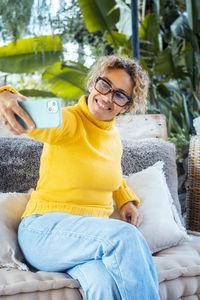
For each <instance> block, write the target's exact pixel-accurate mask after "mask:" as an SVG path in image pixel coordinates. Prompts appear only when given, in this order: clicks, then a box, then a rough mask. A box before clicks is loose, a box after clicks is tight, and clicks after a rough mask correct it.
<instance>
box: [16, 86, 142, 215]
mask: <svg viewBox="0 0 200 300" xmlns="http://www.w3.org/2000/svg"><path fill="white" fill-rule="evenodd" d="M12 91H13V92H16V91H15V90H12ZM62 119H63V123H62V125H61V126H60V127H58V128H49V129H33V130H30V131H29V133H28V134H27V135H28V136H29V137H30V138H33V139H35V140H38V141H41V142H44V148H43V152H42V156H41V163H40V178H39V181H38V184H37V187H36V190H35V191H34V192H33V193H32V195H31V197H30V200H29V202H28V204H27V207H26V210H25V212H24V214H23V216H22V217H25V216H29V215H33V214H45V213H51V212H66V213H70V214H76V215H92V216H95V217H109V216H110V215H111V213H112V212H113V201H112V199H114V200H115V202H116V203H117V205H118V208H120V207H121V206H122V205H123V204H124V203H126V202H128V201H135V205H136V206H137V205H138V204H139V200H138V198H137V197H136V195H135V194H134V193H133V192H132V191H131V190H130V189H129V188H128V187H127V185H126V183H125V180H124V179H122V170H121V155H122V147H121V142H120V136H119V132H118V130H117V128H116V127H115V126H114V120H112V121H110V122H104V121H100V120H96V119H95V118H94V117H93V116H92V115H91V113H90V111H89V109H88V106H87V103H86V97H85V96H83V97H81V99H80V100H79V102H78V104H77V105H75V106H70V107H66V108H63V109H62ZM33 155H34V153H33Z"/></svg>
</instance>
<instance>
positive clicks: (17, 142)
mask: <svg viewBox="0 0 200 300" xmlns="http://www.w3.org/2000/svg"><path fill="white" fill-rule="evenodd" d="M42 148H43V144H42V143H40V142H37V141H34V140H32V139H29V138H17V137H16V138H5V137H2V138H0V192H3V193H7V192H27V191H28V190H29V189H30V188H35V187H36V184H37V180H38V178H39V164H40V156H41V152H42Z"/></svg>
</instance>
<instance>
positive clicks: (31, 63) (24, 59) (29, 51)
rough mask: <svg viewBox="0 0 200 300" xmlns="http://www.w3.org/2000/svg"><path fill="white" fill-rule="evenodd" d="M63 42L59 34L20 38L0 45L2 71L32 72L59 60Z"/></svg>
mask: <svg viewBox="0 0 200 300" xmlns="http://www.w3.org/2000/svg"><path fill="white" fill-rule="evenodd" d="M61 56H62V42H61V39H60V38H59V37H58V36H38V37H35V38H29V39H20V40H17V41H16V43H14V42H11V43H10V44H8V45H7V46H3V47H0V71H2V72H6V73H32V72H34V71H38V70H42V69H44V68H46V67H47V66H49V65H52V64H54V63H55V62H57V61H59V60H60V59H61Z"/></svg>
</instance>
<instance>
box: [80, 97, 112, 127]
mask: <svg viewBox="0 0 200 300" xmlns="http://www.w3.org/2000/svg"><path fill="white" fill-rule="evenodd" d="M77 105H78V106H79V107H80V109H81V111H82V112H83V114H84V115H85V116H86V117H87V118H88V119H89V120H90V121H91V122H92V123H93V124H95V125H96V126H98V127H99V128H101V129H105V130H109V129H110V128H111V127H112V126H113V124H114V123H115V118H114V119H113V120H111V121H109V122H105V121H101V120H97V119H95V118H94V117H93V115H92V114H91V112H90V111H89V108H88V105H87V96H82V97H81V98H80V100H79V102H78V104H77Z"/></svg>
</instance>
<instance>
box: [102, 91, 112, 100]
mask: <svg viewBox="0 0 200 300" xmlns="http://www.w3.org/2000/svg"><path fill="white" fill-rule="evenodd" d="M102 96H103V100H104V101H109V102H112V92H109V93H108V94H106V95H102Z"/></svg>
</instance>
